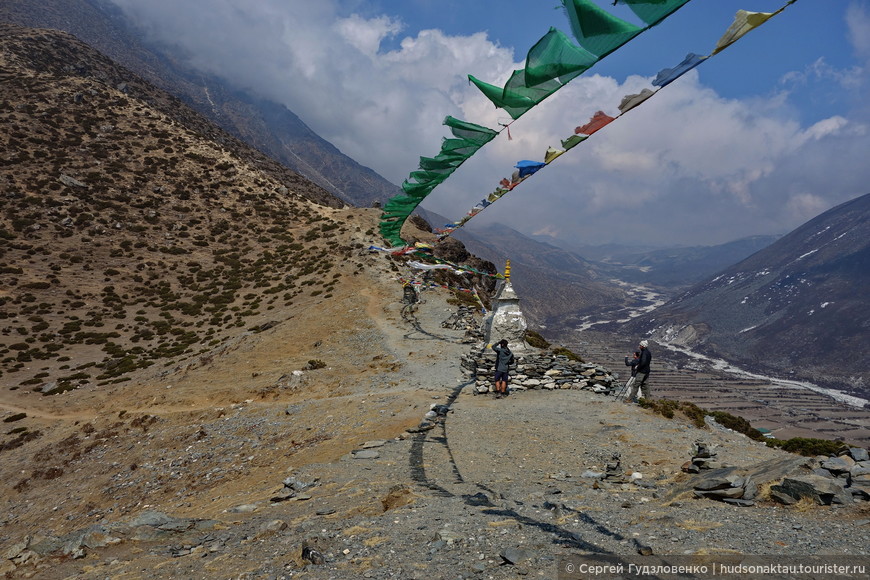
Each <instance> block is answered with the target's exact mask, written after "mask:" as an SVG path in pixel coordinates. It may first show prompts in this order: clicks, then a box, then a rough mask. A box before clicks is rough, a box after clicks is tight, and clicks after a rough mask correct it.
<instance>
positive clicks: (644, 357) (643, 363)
mask: <svg viewBox="0 0 870 580" xmlns="http://www.w3.org/2000/svg"><path fill="white" fill-rule="evenodd" d="M650 362H652V353H651V352H650V351H649V349H648V348H642V349H640V360H638V362H637V372H639V373H643V374H645V375H646V374H649V363H650Z"/></svg>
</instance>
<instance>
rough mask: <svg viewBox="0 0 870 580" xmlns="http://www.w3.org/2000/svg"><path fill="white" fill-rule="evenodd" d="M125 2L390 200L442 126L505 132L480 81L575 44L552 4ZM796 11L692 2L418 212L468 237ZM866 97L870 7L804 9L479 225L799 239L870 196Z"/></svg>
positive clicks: (687, 237)
mask: <svg viewBox="0 0 870 580" xmlns="http://www.w3.org/2000/svg"><path fill="white" fill-rule="evenodd" d="M114 1H115V2H116V3H117V4H118V5H119V6H121V7H122V8H123V9H124V10H125V11H126V13H127V14H128V15H130V16H131V17H133V18H134V19H135V20H136V21H137V22H139V23H140V24H141V25H142V26H143V28H144V29H145V30H147V31H149V34H151V35H152V37H153V38H155V39H156V40H158V41H162V42H164V43H166V44H168V45H170V46H173V47H175V48H178V49H181V50H183V53H184V54H185V55H187V56H186V57H187V58H188V60H189V62H190V64H191V65H193V66H196V67H199V68H201V69H202V70H204V71H206V72H209V73H212V74H217V75H219V76H222V77H223V78H225V79H226V80H228V81H230V82H231V83H234V84H236V85H238V86H240V87H243V88H246V89H248V90H251V91H253V92H256V93H258V94H260V95H263V96H266V97H269V98H272V99H275V100H278V101H280V102H282V103H284V104H286V105H287V106H288V108H290V109H291V110H292V111H294V112H295V113H296V114H298V115H299V116H300V117H301V118H302V119H303V120H304V121H305V122H306V123H307V124H308V125H309V126H310V127H311V128H312V129H314V130H315V131H316V132H317V133H319V134H320V135H321V136H322V137H324V138H326V139H327V140H329V141H331V142H332V143H333V144H335V145H336V146H337V147H339V148H340V149H341V150H342V151H343V152H344V153H346V154H348V155H350V156H351V157H353V158H354V159H356V160H357V161H359V162H360V163H362V164H364V165H367V166H369V167H371V168H373V169H374V170H376V171H378V172H379V173H381V174H382V175H383V176H384V177H386V178H387V179H389V180H391V181H393V182H394V183H397V184H398V183H401V181H402V180H403V179H404V178H405V177H406V176H407V175H408V173H409V172H410V171H413V170H415V169H416V168H417V159H418V157H420V156H432V155H435V154H437V153H438V150H439V147H440V140H441V138H442V137H445V136H448V133H447V131H446V128H445V127H443V126H442V125H441V120H442V119H443V118H444V117H445V116H446V115H453V116H455V117H458V118H461V119H464V120H467V121H471V122H475V123H479V124H482V125H486V126H489V127H494V128H495V127H497V126H498V123H499V122H503V121H506V120H508V117H507V115H506V114H505V113H504V112H500V111H498V110H496V109H495V108H494V107H493V106H492V105H491V103H489V101H488V100H486V99H485V98H484V97H483V96H482V95H481V94H480V93H479V92H478V91H477V89H476V88H475V87H473V86H470V85H469V84H468V82H467V80H466V76H467V75H468V74H473V75H475V76H476V77H478V78H480V79H482V80H485V81H488V82H492V83H494V84H501V83H502V82H503V81H504V80H505V79H506V78H507V77H508V75H509V74H510V72H511V70H513V69H514V68H519V67H521V66H522V63H523V61H524V59H525V54H526V52H527V50H528V49H529V48H530V47H531V46H532V45H533V44H534V43H535V41H536V40H538V39H539V38H540V37H541V36H542V35H543V34H544V33H546V31H547V30H548V28H549V27H550V26H555V27H556V28H559V29H561V30H563V31H565V32H568V33H570V29H569V27H568V25H567V20H566V18H565V16H564V15H563V13H562V12H561V10H560V9H559V6H560V3H559V2H558V1H557V0H546V1H543V2H542V1H540V0H502V1H500V2H495V1H490V0H472V1H470V0H464V1H460V0H440V1H438V2H436V1H434V0H402V1H397V0H318V1H317V2H312V1H310V0H258V2H247V1H245V0H186V1H185V2H183V3H179V2H176V1H175V0H114ZM784 2H785V0H781V1H778V0H740V1H736V0H693V1H692V2H689V4H687V5H686V6H685V7H683V8H682V9H681V10H679V11H678V12H677V13H676V14H674V15H673V16H671V17H670V18H668V19H667V20H665V21H664V22H663V23H661V24H660V25H659V26H657V27H654V28H653V29H651V30H649V31H647V32H645V33H644V34H642V35H641V36H639V37H638V38H636V39H635V40H633V41H631V42H630V43H629V44H627V45H626V46H624V47H622V48H621V49H619V50H618V51H616V52H615V53H613V54H611V55H610V56H608V57H607V58H605V59H604V60H602V61H601V62H600V63H598V64H597V65H596V66H595V67H594V68H593V69H591V70H590V71H587V72H586V73H584V74H583V75H582V76H581V77H579V78H577V79H575V80H574V81H572V82H571V83H570V84H569V85H568V86H567V87H565V88H563V89H562V90H561V91H559V92H558V93H556V94H555V95H554V96H552V97H551V98H549V99H547V100H546V101H545V102H544V103H542V104H541V105H539V106H538V107H536V108H535V109H533V110H532V111H530V112H529V113H527V114H526V115H525V116H524V117H523V118H522V119H520V120H519V121H517V122H516V123H515V124H514V125H513V126H512V127H511V134H512V137H513V139H512V140H510V141H509V140H507V138H506V135H505V134H502V135H501V136H500V137H499V138H498V139H497V140H496V141H494V142H492V143H490V144H489V145H487V146H486V147H485V148H484V149H483V150H482V151H481V152H479V153H478V154H477V155H476V156H475V157H474V158H472V159H471V160H470V161H468V162H467V163H466V164H465V165H463V166H462V167H461V168H460V169H459V170H457V171H456V173H455V174H454V175H453V176H452V177H451V178H450V179H449V180H448V181H447V182H445V183H444V184H443V185H442V186H440V187H439V188H437V189H436V190H435V191H434V193H433V194H432V195H431V196H430V197H429V198H428V199H427V200H426V202H425V203H424V207H426V208H427V209H431V210H433V211H436V212H439V213H441V214H444V215H446V216H447V217H448V218H450V219H459V218H461V217H462V216H463V215H464V214H465V212H466V211H467V210H469V209H470V208H471V207H472V206H473V205H474V204H475V203H476V202H477V201H478V200H480V199H481V198H483V197H485V196H486V195H487V194H488V193H490V192H491V191H492V190H493V189H494V188H495V186H496V185H497V183H498V181H499V179H501V178H502V177H506V176H509V175H510V172H511V171H512V170H513V164H514V163H516V161H519V160H521V159H532V160H535V159H538V160H540V159H543V154H544V151H545V150H546V149H547V147H548V146H550V145H553V146H558V145H559V141H560V139H563V138H565V137H567V136H568V135H570V134H571V133H572V131H573V128H574V127H575V126H577V125H581V124H583V123H585V122H586V121H587V120H588V118H589V117H590V116H591V115H592V114H593V113H594V112H595V111H597V110H603V111H605V112H607V113H609V114H611V115H614V114H616V113H617V112H618V110H617V108H616V107H617V105H618V104H619V102H620V100H621V97H622V96H624V95H626V94H630V93H636V92H639V91H640V89H642V88H645V87H649V86H650V80H651V79H652V78H653V77H654V76H655V74H656V73H657V72H658V71H659V70H661V69H662V68H666V67H671V66H674V65H676V64H678V63H679V62H680V61H681V60H682V59H683V57H684V56H685V55H686V53H688V52H696V53H699V54H707V53H709V52H710V51H711V50H712V48H713V47H714V46H715V43H716V41H717V40H718V38H719V37H720V36H721V35H722V33H723V32H724V31H725V29H727V28H728V26H729V25H730V24H731V22H732V20H733V17H734V14H735V13H736V11H737V10H738V9H745V10H750V11H758V12H772V11H774V10H776V9H777V8H779V7H780V6H781V5H782V4H783V3H784ZM599 4H601V5H602V6H604V7H606V8H607V9H609V10H612V11H614V12H616V11H617V9H618V8H619V7H617V8H614V7H612V6H611V4H612V2H610V1H604V0H602V1H600V2H599ZM619 14H620V16H624V17H625V18H626V19H633V15H631V14H630V13H626V12H625V9H624V7H623V8H622V12H619ZM868 81H870V0H798V1H797V2H796V3H795V4H793V5H791V6H789V7H788V8H787V9H786V10H785V12H784V13H782V14H781V15H779V16H777V17H776V18H774V19H771V20H770V21H769V22H767V23H766V24H764V25H763V26H762V27H760V28H759V29H757V30H755V31H753V32H751V33H750V34H748V35H747V36H746V37H744V38H743V39H741V40H740V41H738V42H737V43H735V44H734V45H733V46H731V47H730V48H728V49H727V50H725V51H723V52H722V53H720V54H719V55H717V56H715V57H714V58H712V59H710V60H709V61H707V62H705V63H704V64H703V65H701V66H700V67H698V68H697V69H695V70H694V71H692V72H691V73H689V74H687V75H685V76H684V77H683V78H681V79H680V80H678V81H677V82H675V83H673V84H672V85H670V86H668V87H667V88H665V89H664V90H663V91H662V92H661V93H660V94H658V95H656V97H655V98H654V99H651V100H650V101H648V102H647V103H645V104H644V105H642V106H641V107H638V108H637V109H636V110H634V111H632V112H631V113H630V114H629V115H626V116H625V117H624V118H623V119H620V120H619V122H618V123H613V124H612V125H610V126H608V127H606V128H605V129H604V130H602V131H601V132H599V133H597V134H596V135H595V136H593V138H591V139H589V140H588V141H587V142H586V143H583V144H582V145H581V146H578V147H577V148H575V149H573V150H571V151H570V152H568V153H567V154H566V155H564V156H562V157H561V158H560V159H559V160H557V162H555V163H553V164H552V165H551V166H549V167H547V169H546V170H545V171H542V172H540V173H539V174H537V175H535V176H534V177H533V178H532V179H530V180H528V181H527V182H525V183H523V184H522V185H521V186H520V187H518V188H517V189H516V190H514V191H512V192H511V193H510V194H509V195H508V196H505V197H504V198H503V199H502V200H500V201H499V202H498V203H497V204H493V205H492V206H491V207H490V208H488V209H487V210H486V211H485V212H483V213H481V214H480V215H479V216H478V217H477V218H475V220H473V221H472V222H471V224H474V223H475V222H477V223H486V222H493V221H495V222H499V223H505V224H507V225H509V226H511V227H514V228H516V229H519V230H521V231H523V232H524V233H526V234H534V233H538V234H548V235H552V236H555V237H557V238H562V239H564V240H570V241H572V242H578V243H592V244H596V243H602V244H603V243H611V242H616V243H627V244H635V243H643V244H649V245H694V244H715V243H722V242H726V241H730V240H732V239H736V238H739V237H743V236H748V235H756V234H780V233H786V232H788V231H790V230H791V229H793V228H795V227H797V226H799V225H800V224H802V223H804V222H805V221H807V220H809V219H811V218H813V217H815V216H816V215H818V214H819V213H821V212H823V211H825V210H827V209H829V208H831V207H833V206H834V205H837V204H839V203H842V202H845V201H847V200H849V199H852V198H854V197H857V196H859V195H863V194H865V193H868V192H870V185H868V184H870V164H868V163H867V162H866V158H867V157H868V152H870V105H868V102H867V101H868V100H867V99H866V97H865V95H866V94H867V93H868V88H870V87H868Z"/></svg>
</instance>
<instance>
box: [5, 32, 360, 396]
mask: <svg viewBox="0 0 870 580" xmlns="http://www.w3.org/2000/svg"><path fill="white" fill-rule="evenodd" d="M69 63H75V64H74V65H73V66H71V65H70V64H69ZM0 75H2V77H3V94H2V101H0V151H2V154H0V191H2V194H3V199H4V204H3V212H2V214H0V237H2V238H3V242H4V243H3V244H0V259H2V269H0V308H2V310H0V314H2V319H3V324H2V327H0V338H2V342H0V372H2V373H3V374H2V375H0V378H2V380H3V382H4V383H5V384H8V385H9V386H12V387H15V388H18V387H28V390H29V389H30V388H38V389H40V390H42V391H43V392H45V391H46V390H54V389H56V390H64V389H69V388H76V387H79V386H83V385H87V384H94V383H97V384H100V383H105V382H107V381H112V382H115V381H119V380H125V379H124V377H125V375H126V374H127V373H128V372H130V371H132V370H135V369H137V368H143V367H146V366H151V365H154V364H170V363H171V361H174V360H177V359H178V357H181V356H191V355H192V354H194V353H198V352H202V351H204V350H207V349H208V348H209V347H210V346H211V347H213V346H214V345H217V344H219V343H220V342H221V341H222V340H224V339H227V338H231V337H234V336H236V335H237V334H238V333H239V332H240V329H257V328H259V327H261V326H262V325H264V324H268V323H272V322H274V321H275V318H276V314H277V311H279V310H277V309H279V308H281V307H287V306H288V305H290V304H293V303H298V302H299V300H300V299H302V300H310V299H312V297H314V296H317V295H324V296H328V295H329V294H330V292H331V291H332V290H333V289H334V288H335V286H336V284H338V282H339V280H340V279H341V278H342V277H343V276H346V275H348V274H351V273H352V272H353V270H354V269H355V267H356V266H355V265H354V263H353V262H352V261H350V257H351V255H352V253H353V252H354V248H353V247H352V246H353V245H356V246H357V247H358V248H362V247H363V239H364V234H362V233H361V232H362V231H372V232H373V230H372V228H373V227H374V223H375V220H376V219H377V218H376V215H375V214H376V212H375V211H374V210H369V211H368V212H359V210H358V213H357V214H354V213H353V212H352V211H350V210H341V209H338V208H339V207H340V206H342V205H343V204H342V202H341V201H340V200H338V199H336V198H334V197H333V196H332V195H330V194H329V193H328V192H326V191H324V190H322V189H321V188H319V187H317V186H316V185H314V184H312V183H310V182H309V181H307V180H305V179H304V178H301V177H300V176H298V175H296V174H295V173H292V172H290V171H289V170H287V169H285V168H284V167H282V166H280V165H279V164H277V163H276V162H274V161H272V160H270V159H268V158H266V157H265V156H264V155H262V154H261V153H259V152H257V151H254V150H253V149H251V148H249V147H247V146H245V145H243V144H242V143H241V142H239V141H237V140H235V139H234V138H232V137H230V136H229V135H227V134H226V133H224V132H223V131H221V130H219V129H217V128H216V127H214V126H213V125H211V124H210V123H209V122H208V121H206V120H205V119H203V118H202V117H200V116H199V115H198V114H196V113H195V112H193V111H191V110H190V109H188V108H187V107H186V106H184V105H183V104H182V103H180V102H179V101H177V100H175V99H173V98H172V97H170V96H169V95H167V94H165V93H163V92H162V91H159V90H158V89H155V88H153V87H151V86H150V85H148V84H147V83H145V82H143V81H141V79H138V78H137V77H135V75H133V74H132V73H130V72H129V71H126V70H124V69H123V68H121V67H119V66H118V65H116V64H114V63H113V62H111V61H110V60H108V59H107V58H105V57H104V56H102V55H100V54H99V53H97V52H95V51H94V50H93V49H91V48H90V47H88V46H86V45H84V44H82V43H81V42H79V41H78V40H76V39H74V38H73V37H71V36H69V35H67V34H63V33H59V32H55V31H45V30H34V29H24V28H21V27H17V26H14V25H0ZM118 87H121V89H119V88H118ZM312 200H313V201H312ZM353 216H356V217H353ZM360 219H361V220H362V222H361V223H357V225H356V226H355V228H356V232H355V233H351V232H350V231H349V228H350V223H351V222H353V221H354V220H360ZM345 232H347V233H348V235H346V236H344V235H341V236H340V234H344V233H345ZM354 237H355V238H356V241H355V242H353V241H351V239H352V238H354ZM339 262H341V263H339Z"/></svg>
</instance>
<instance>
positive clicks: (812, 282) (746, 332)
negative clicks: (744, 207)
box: [632, 194, 870, 397]
mask: <svg viewBox="0 0 870 580" xmlns="http://www.w3.org/2000/svg"><path fill="white" fill-rule="evenodd" d="M868 288H870V194H867V195H863V196H861V197H858V198H856V199H854V200H852V201H849V202H846V203H844V204H841V205H839V206H837V207H835V208H833V209H831V210H829V211H827V212H825V213H823V214H822V215H820V216H818V217H816V218H814V219H813V220H810V221H809V222H807V223H806V224H804V225H803V226H801V227H799V228H797V229H796V230H794V231H793V232H791V233H789V234H788V235H786V236H784V237H783V238H781V239H780V240H778V241H777V242H775V243H773V244H772V245H770V246H769V247H767V248H765V249H764V250H761V251H760V252H758V253H756V254H753V255H752V256H750V257H749V258H747V259H745V260H743V261H741V262H740V263H738V264H736V265H734V266H732V267H730V268H727V269H725V270H724V271H722V272H720V273H719V274H718V275H717V276H715V277H713V278H712V279H709V280H707V281H706V282H703V283H700V284H698V285H696V286H693V287H692V288H691V289H689V290H687V291H686V292H683V293H682V294H680V295H679V296H677V297H676V298H674V299H672V300H671V301H669V302H668V303H667V304H665V305H664V306H662V307H661V308H658V309H657V310H655V311H654V312H652V313H651V314H650V315H649V316H645V317H642V318H640V319H638V320H637V321H635V322H633V323H632V328H635V329H637V330H638V331H639V332H641V333H643V334H645V335H646V334H648V335H651V336H652V337H653V338H656V339H658V340H663V341H667V342H672V343H676V344H680V345H684V346H687V347H690V348H692V349H694V350H697V351H700V352H703V353H707V354H711V355H715V356H718V357H721V358H724V359H726V360H730V361H735V362H737V363H739V364H743V365H744V366H747V367H749V368H752V369H761V370H767V371H769V372H774V373H776V374H779V375H785V376H789V377H793V378H798V379H803V380H811V381H814V382H820V383H822V384H824V383H825V382H828V381H833V382H836V383H837V387H838V388H840V389H844V388H845V389H846V390H847V391H849V392H852V393H853V394H856V395H858V396H863V397H868V396H870V389H868V385H867V381H868V371H867V368H866V367H867V365H865V364H863V356H862V351H863V348H864V344H865V343H866V340H867V338H868V329H870V312H868V302H867V289H868Z"/></svg>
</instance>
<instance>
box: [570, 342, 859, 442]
mask: <svg viewBox="0 0 870 580" xmlns="http://www.w3.org/2000/svg"><path fill="white" fill-rule="evenodd" d="M567 346H568V347H569V348H571V349H573V350H575V351H576V352H578V353H581V355H582V356H583V357H584V358H585V359H586V360H589V361H592V362H596V363H599V364H602V365H604V366H606V367H609V368H611V369H612V370H614V371H616V372H620V371H622V370H623V369H625V371H626V372H624V373H623V372H620V374H621V375H623V377H627V376H628V373H627V370H628V369H627V368H625V367H624V363H623V357H624V356H625V355H626V354H628V353H629V352H631V351H633V350H634V349H635V346H634V344H633V342H632V341H627V340H626V339H625V338H624V337H620V336H614V335H611V334H607V333H602V332H592V331H585V332H582V333H578V334H576V335H575V336H574V337H571V338H570V339H568V342H567ZM650 349H651V350H652V352H653V356H654V358H653V367H652V373H651V375H650V379H649V380H650V387H651V389H652V395H653V396H654V397H656V398H668V399H677V400H681V401H690V402H692V403H695V404H696V405H698V406H699V407H702V408H705V409H709V410H711V411H712V410H720V411H727V412H729V413H731V414H733V415H738V416H741V417H743V418H745V419H746V420H748V421H749V422H750V423H752V425H753V427H756V428H763V429H768V430H770V431H771V432H772V433H773V435H774V436H775V437H777V438H778V439H790V438H792V437H815V438H819V439H839V440H843V441H845V442H848V443H852V444H856V445H860V446H864V447H866V446H867V445H868V444H870V409H867V408H864V409H860V408H856V407H854V406H850V405H846V404H844V403H840V402H838V401H836V400H834V399H833V398H831V397H829V396H827V395H825V394H823V393H818V392H815V391H811V390H809V389H805V388H799V387H792V386H783V385H779V384H775V383H774V382H773V381H770V380H765V379H753V378H746V377H742V376H738V375H734V374H730V373H726V372H723V371H719V370H716V369H713V368H710V367H708V366H707V365H704V364H703V363H702V362H699V361H698V360H697V359H689V358H688V357H686V356H685V355H683V354H681V353H679V352H673V351H668V350H666V349H665V348H664V347H663V346H661V345H656V344H652V345H650Z"/></svg>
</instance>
